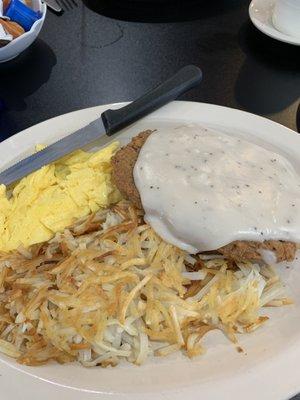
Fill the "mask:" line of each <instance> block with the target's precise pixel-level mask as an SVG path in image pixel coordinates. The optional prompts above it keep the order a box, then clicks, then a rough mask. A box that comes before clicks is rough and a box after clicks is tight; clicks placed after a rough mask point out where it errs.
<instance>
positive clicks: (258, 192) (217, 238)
mask: <svg viewBox="0 0 300 400" xmlns="http://www.w3.org/2000/svg"><path fill="white" fill-rule="evenodd" d="M134 179H135V184H136V187H137V189H138V191H139V193H140V196H141V200H142V204H143V207H144V210H145V220H146V222H148V223H149V224H150V225H151V227H152V228H153V229H154V230H155V231H156V232H157V233H158V234H159V235H160V236H161V237H162V238H163V239H164V240H166V241H167V242H169V243H172V244H174V245H176V246H178V247H179V248H181V249H183V250H186V251H188V252H190V253H196V252H199V251H206V250H215V249H217V248H219V247H221V246H224V245H226V244H228V243H230V242H233V241H235V240H251V241H264V240H270V239H274V240H290V241H294V242H300V177H299V175H298V174H297V172H296V171H295V169H294V167H293V166H292V164H291V163H290V162H289V161H288V160H287V159H286V158H284V157H283V156H281V155H279V154H276V153H274V152H271V151H269V150H266V149H265V148H263V147H261V146H258V145H256V144H254V143H251V142H248V141H246V140H243V139H240V138H237V137H233V136H229V135H226V134H224V133H220V132H216V131H212V130H210V129H207V128H203V127H200V126H197V125H185V126H181V127H180V128H168V129H163V130H158V131H156V132H154V133H152V134H151V135H150V137H149V138H148V139H147V141H146V143H145V144H144V146H143V147H142V149H141V151H140V154H139V157H138V160H137V162H136V164H135V167H134Z"/></svg>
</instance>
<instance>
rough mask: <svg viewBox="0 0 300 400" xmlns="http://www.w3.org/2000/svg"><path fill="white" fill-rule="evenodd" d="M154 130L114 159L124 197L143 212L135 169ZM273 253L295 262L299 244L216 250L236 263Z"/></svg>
mask: <svg viewBox="0 0 300 400" xmlns="http://www.w3.org/2000/svg"><path fill="white" fill-rule="evenodd" d="M152 132H153V131H151V130H146V131H143V132H141V133H140V134H138V135H137V136H135V137H134V138H133V139H132V140H131V142H130V143H129V144H128V145H127V146H124V147H123V148H122V149H120V150H119V151H118V152H117V153H116V154H115V156H114V157H113V158H112V177H113V181H114V183H115V185H116V186H117V188H118V189H119V190H120V192H121V194H122V195H123V196H124V197H125V198H126V199H128V200H130V201H131V202H132V203H133V204H134V205H135V206H136V207H137V208H139V209H142V208H143V206H142V203H141V198H140V195H139V192H138V190H137V188H136V186H135V183H134V178H133V168H134V165H135V163H136V161H137V158H138V155H139V152H140V150H141V148H142V146H143V145H144V143H145V142H146V140H147V138H148V137H149V136H150V135H151V133H152ZM266 250H267V251H272V252H274V254H275V255H276V258H277V262H281V261H292V260H293V259H294V258H295V253H296V244H295V243H293V242H285V241H280V240H266V241H264V242H248V241H235V242H232V243H229V244H228V245H226V246H223V247H221V248H219V249H218V250H217V251H218V252H219V253H220V254H222V255H223V256H224V257H225V258H226V259H231V260H235V261H246V260H249V261H250V260H251V261H260V260H262V252H263V251H266Z"/></svg>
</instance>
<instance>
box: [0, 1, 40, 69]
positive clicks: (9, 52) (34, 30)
mask: <svg viewBox="0 0 300 400" xmlns="http://www.w3.org/2000/svg"><path fill="white" fill-rule="evenodd" d="M32 8H33V9H34V11H40V12H41V13H42V17H41V18H40V19H38V20H37V21H35V23H34V24H33V25H32V27H31V29H30V31H28V32H25V33H24V34H23V35H21V36H19V37H18V38H17V39H14V40H13V41H11V42H10V43H9V44H7V45H6V46H4V47H1V48H0V63H2V62H5V61H8V60H12V59H13V58H15V57H17V56H18V55H19V54H20V53H22V51H24V50H25V49H27V47H29V46H30V45H31V44H32V43H33V42H34V41H35V39H36V38H37V37H38V34H39V33H40V30H41V29H42V26H43V23H44V21H45V17H46V11H47V6H46V4H45V3H42V1H41V0H32Z"/></svg>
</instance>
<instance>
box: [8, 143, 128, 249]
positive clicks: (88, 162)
mask: <svg viewBox="0 0 300 400" xmlns="http://www.w3.org/2000/svg"><path fill="white" fill-rule="evenodd" d="M118 146H119V144H118V143H117V142H114V143H112V144H111V145H109V146H107V147H106V148H104V149H102V150H99V151H97V152H95V153H88V152H84V151H82V150H78V151H76V152H74V153H72V154H71V155H69V156H66V157H64V158H63V159H61V160H59V161H57V162H55V163H53V164H49V165H46V166H45V167H43V168H41V169H39V170H38V171H36V172H33V173H32V174H30V175H28V176H27V177H25V178H23V179H22V180H21V181H20V182H19V183H18V184H17V185H16V186H15V188H14V189H13V192H12V196H11V197H10V198H8V196H7V193H6V187H5V186H4V185H0V251H10V250H14V249H17V248H18V247H19V246H23V247H28V246H30V245H32V244H35V243H41V242H44V241H47V240H49V239H51V238H52V237H53V236H54V235H55V233H56V232H60V231H63V230H64V229H65V228H66V227H67V226H69V225H71V224H72V223H73V222H74V221H75V220H76V219H78V218H81V217H84V216H86V215H88V214H89V213H91V212H95V211H97V210H99V208H101V207H107V206H109V205H110V204H112V203H115V202H117V201H118V200H120V197H121V196H120V193H119V192H118V190H117V189H116V188H115V186H114V185H113V184H112V181H111V163H110V161H111V157H112V155H113V154H114V153H115V151H116V150H117V149H118ZM39 149H41V146H40V147H39Z"/></svg>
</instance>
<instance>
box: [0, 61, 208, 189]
mask: <svg viewBox="0 0 300 400" xmlns="http://www.w3.org/2000/svg"><path fill="white" fill-rule="evenodd" d="M201 80H202V72H201V69H200V68H198V67H196V66H194V65H188V66H186V67H184V68H182V69H180V70H179V71H178V72H177V73H176V74H175V75H173V76H172V77H171V78H169V79H168V80H166V81H165V82H163V83H161V84H160V85H159V86H157V87H156V88H155V89H152V90H151V91H150V92H148V93H146V94H145V95H143V96H142V97H140V98H139V99H137V100H135V101H133V102H132V103H130V104H128V105H127V106H125V107H122V108H119V109H117V110H107V111H105V112H103V113H102V114H101V117H100V118H98V119H96V120H95V121H93V122H91V123H90V124H88V125H86V126H85V127H83V128H81V129H79V130H78V131H76V132H74V133H72V134H70V135H68V136H66V137H64V138H63V139H61V140H59V141H57V142H56V143H53V144H51V145H49V146H48V147H46V148H45V149H44V150H41V151H39V152H37V153H35V154H33V155H31V156H29V157H27V158H25V159H24V160H22V161H19V162H18V163H16V164H15V165H13V166H12V167H10V168H8V169H6V170H5V171H3V172H1V173H0V184H4V185H10V184H11V183H13V182H15V181H17V180H19V179H21V178H23V177H24V176H26V175H28V174H30V173H31V172H33V171H36V170H37V169H39V168H41V167H43V166H44V165H47V164H49V163H51V162H53V161H56V160H57V159H59V158H61V157H63V156H64V155H66V154H69V153H71V152H72V151H74V150H76V149H79V148H81V147H83V146H85V145H87V144H88V143H91V142H93V141H95V140H98V139H99V138H100V137H102V136H105V135H106V136H111V135H112V134H114V133H116V132H118V131H120V130H121V129H123V128H125V127H127V126H128V125H130V124H132V123H133V122H135V121H137V120H139V119H140V118H142V117H143V116H145V115H147V114H149V113H151V112H152V111H154V110H156V109H158V108H159V107H162V106H163V105H164V104H167V103H168V102H170V101H172V100H174V99H176V98H177V97H178V96H180V95H181V94H182V93H184V92H186V91H187V90H189V89H191V88H193V87H194V86H196V85H198V84H199V83H200V82H201Z"/></svg>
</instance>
